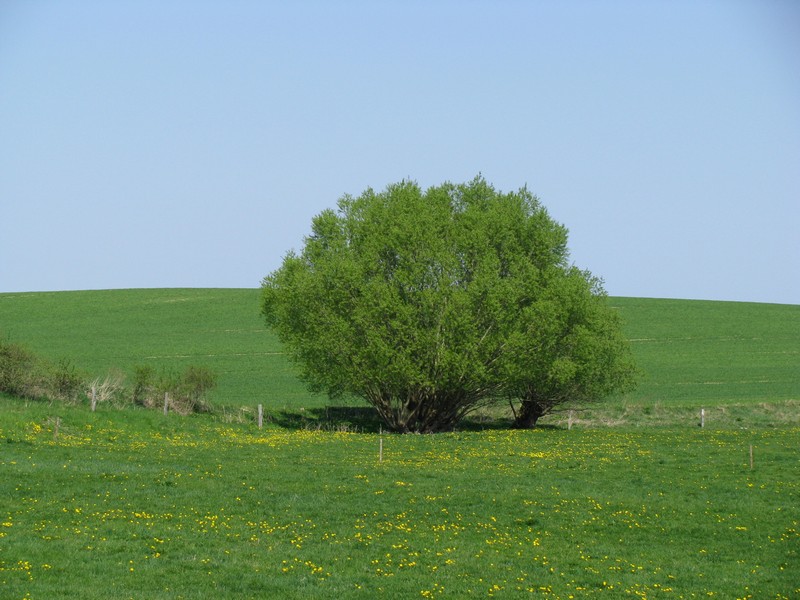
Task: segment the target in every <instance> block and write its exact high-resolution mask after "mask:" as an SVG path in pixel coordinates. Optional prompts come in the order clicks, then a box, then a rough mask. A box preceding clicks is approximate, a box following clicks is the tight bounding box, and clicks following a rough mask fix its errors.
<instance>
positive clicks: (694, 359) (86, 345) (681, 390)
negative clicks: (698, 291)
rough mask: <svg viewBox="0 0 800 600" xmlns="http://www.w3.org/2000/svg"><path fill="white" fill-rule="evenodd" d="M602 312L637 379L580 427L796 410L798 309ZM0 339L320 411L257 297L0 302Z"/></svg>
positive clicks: (13, 298)
mask: <svg viewBox="0 0 800 600" xmlns="http://www.w3.org/2000/svg"><path fill="white" fill-rule="evenodd" d="M611 304H612V305H613V306H615V307H616V308H617V309H618V310H619V311H620V313H621V316H622V318H623V320H624V323H625V330H626V334H627V335H628V337H629V338H630V339H631V340H632V344H633V350H634V352H635V355H636V358H637V361H638V363H639V365H640V367H641V368H642V370H643V372H644V377H643V380H642V382H641V385H640V386H639V388H638V389H637V390H636V391H635V392H633V393H631V394H628V395H626V396H624V397H620V398H612V399H610V400H609V401H607V402H605V403H604V404H603V408H602V411H601V413H602V414H598V413H596V412H594V413H587V414H584V415H582V417H583V418H584V420H585V421H589V420H591V422H593V423H595V424H599V423H602V422H603V420H604V419H605V421H607V422H610V423H619V422H623V423H625V422H632V421H636V420H637V419H640V420H641V421H642V422H645V423H648V424H650V423H653V422H656V421H658V418H657V417H658V416H659V415H663V416H664V419H665V420H666V421H669V420H670V419H673V418H683V417H684V416H685V415H688V414H690V413H691V415H692V417H691V418H696V415H697V413H698V411H699V409H700V408H702V407H705V408H707V409H709V410H714V409H715V407H720V406H723V407H730V408H731V410H733V411H734V412H735V411H736V406H741V405H743V406H746V407H748V408H749V409H753V410H755V411H756V412H758V411H761V412H762V413H764V414H768V413H772V414H771V415H768V417H767V418H773V417H775V416H776V415H781V414H782V415H783V416H785V417H786V418H789V419H790V420H791V419H792V418H793V416H794V415H796V414H797V410H796V406H794V407H793V405H792V404H791V402H792V401H798V400H800V370H798V368H797V365H798V363H800V306H795V305H776V304H749V303H737V302H705V301H688V300H657V299H641V298H611ZM0 335H4V336H6V337H7V338H9V339H11V340H12V341H15V342H20V343H23V344H25V345H27V346H28V347H30V348H31V349H32V350H33V351H35V352H37V353H40V354H42V355H43V356H46V357H48V358H50V359H51V360H59V359H62V358H65V357H66V358H70V359H72V360H73V362H74V363H75V364H76V365H77V366H78V367H80V368H82V369H84V370H85V371H86V372H87V373H89V374H90V375H91V376H92V377H98V376H99V377H102V376H104V375H105V374H107V373H108V372H109V371H110V370H114V369H120V370H122V371H123V372H125V373H127V374H128V375H130V374H131V373H132V370H133V368H134V366H136V365H141V364H149V365H151V366H153V367H155V368H157V369H174V370H176V371H179V370H182V369H184V368H185V367H186V366H187V365H189V364H194V365H202V366H208V367H209V368H211V369H212V370H214V371H215V372H216V373H217V374H218V376H219V386H218V388H217V389H216V390H215V391H214V392H213V395H212V397H211V400H212V402H213V403H214V404H216V405H217V406H226V407H231V408H232V409H234V410H235V409H236V408H237V407H248V409H249V410H254V408H255V406H256V405H257V404H263V405H264V406H265V407H266V408H267V410H268V411H271V412H272V414H275V415H277V414H279V413H281V412H282V411H286V410H287V409H288V411H289V412H292V411H296V410H297V409H298V408H300V407H302V408H305V409H306V410H307V411H309V412H307V413H306V415H305V416H303V417H302V418H301V417H300V416H298V415H297V414H295V419H296V420H300V421H302V420H304V419H305V420H306V421H308V420H312V421H313V420H316V421H317V422H319V421H320V420H322V418H321V416H320V415H321V414H323V413H324V412H325V410H326V407H327V405H328V400H327V398H326V397H325V396H320V395H313V394H310V393H309V392H307V391H306V389H305V387H304V386H303V384H302V383H301V382H300V381H299V380H298V379H297V369H296V367H295V366H294V365H293V364H292V363H291V361H289V360H288V358H287V357H286V356H285V355H284V354H282V349H281V346H280V343H279V342H278V340H277V339H276V338H275V336H274V335H273V334H272V333H271V332H270V331H269V330H267V328H266V327H265V326H264V323H263V321H262V319H261V318H260V315H259V290H257V289H155V290H110V291H86V292H52V293H31V294H0ZM787 402H788V404H787ZM349 404H350V407H355V406H359V405H360V404H359V402H358V401H356V400H353V401H351V402H350V403H349ZM762 405H766V407H767V408H765V409H763V410H762V409H761V408H759V407H762ZM770 407H772V408H770ZM787 407H788V408H787ZM314 411H316V412H314ZM328 414H329V413H328ZM716 417H717V418H728V417H727V416H726V415H722V414H718V415H716ZM564 418H565V417H563V415H555V416H553V417H550V422H556V421H557V422H560V421H559V420H563V419H564ZM687 418H688V417H687ZM712 418H714V417H712ZM731 418H735V417H731Z"/></svg>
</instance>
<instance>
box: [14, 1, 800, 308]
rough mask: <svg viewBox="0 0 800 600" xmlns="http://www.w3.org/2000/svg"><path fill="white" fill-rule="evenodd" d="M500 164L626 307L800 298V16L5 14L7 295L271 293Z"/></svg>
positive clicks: (756, 9) (697, 8)
mask: <svg viewBox="0 0 800 600" xmlns="http://www.w3.org/2000/svg"><path fill="white" fill-rule="evenodd" d="M478 173H482V174H483V176H484V177H485V178H486V179H487V180H488V181H489V182H491V183H492V184H494V185H495V187H496V188H498V189H500V190H502V191H509V190H515V189H517V188H519V187H522V186H524V185H527V187H528V189H529V190H531V192H533V193H534V194H536V195H537V196H538V197H539V198H540V200H541V201H542V203H543V204H544V205H545V206H546V207H547V208H548V210H549V211H550V213H551V215H552V216H553V217H554V218H555V219H556V220H558V221H559V222H561V223H563V224H564V225H566V227H567V228H568V229H569V231H570V249H571V252H572V260H573V261H574V262H575V264H577V265H578V266H580V267H582V268H586V269H589V270H590V271H592V273H593V274H595V275H597V276H600V277H602V278H603V279H604V280H605V286H606V289H607V291H608V292H609V294H611V295H616V296H646V297H671V298H702V299H713V300H742V301H757V302H778V303H790V304H800V2H795V1H793V0H786V1H778V0H752V1H737V0H677V1H669V2H668V1H666V0H650V1H644V2H642V1H639V0H636V1H613V0H609V1H603V2H596V1H588V0H586V1H578V0H574V1H566V2H560V1H558V2H557V1H549V0H548V1H540V2H537V1H527V2H523V1H503V0H491V1H490V0H486V1H480V0H450V1H447V0H424V1H423V0H404V1H400V0H398V1H394V2H388V1H384V2H382V1H380V0H363V1H347V0H338V1H336V2H332V1H319V2H310V1H296V2H267V1H264V2H258V1H251V2H247V1H244V0H232V1H222V0H220V1H218V2H210V1H205V2H203V1H194V0H192V1H188V0H187V1H179V0H174V1H169V0H156V1H148V0H114V1H113V2H112V1H108V0H97V1H88V0H63V1H57V0H0V292H19V291H45V290H72V289H105V288H129V287H258V286H259V285H260V282H261V279H262V278H263V277H264V276H265V275H267V274H268V273H270V272H271V271H272V270H274V269H276V268H277V267H278V266H279V265H280V262H281V260H282V258H283V256H284V254H285V253H286V251H288V250H289V249H292V248H294V249H299V248H300V247H301V246H302V243H303V237H304V236H305V235H306V234H307V233H308V232H309V227H310V223H311V218H312V217H313V216H314V215H315V214H317V213H319V212H320V211H321V210H323V209H325V208H328V207H334V206H335V205H336V201H337V200H338V198H339V197H340V196H342V195H343V194H345V193H349V194H353V195H357V194H359V193H360V192H361V191H363V190H364V189H365V188H367V187H372V188H374V189H383V188H384V187H385V186H386V185H387V184H389V183H392V182H397V181H400V180H402V179H413V180H416V181H417V182H419V184H420V185H422V186H423V187H427V186H431V185H437V184H440V183H442V182H444V181H452V182H462V181H467V180H470V179H472V178H473V177H474V176H475V175H477V174H478Z"/></svg>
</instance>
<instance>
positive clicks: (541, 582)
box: [0, 289, 800, 600]
mask: <svg viewBox="0 0 800 600" xmlns="http://www.w3.org/2000/svg"><path fill="white" fill-rule="evenodd" d="M258 297H259V294H258V290H213V289H206V290H125V291H104V292H59V293H41V294H0V332H2V333H0V335H3V336H4V339H6V340H11V341H14V342H19V343H23V344H25V345H26V346H27V347H29V348H30V349H31V350H33V351H35V352H36V353H37V354H39V355H41V356H44V357H47V358H48V359H51V360H58V359H61V358H70V359H71V360H72V361H73V362H74V363H75V364H76V365H77V366H78V367H79V368H81V369H83V370H85V372H86V373H87V376H91V377H94V376H103V375H104V374H106V373H107V372H109V371H110V370H114V369H120V370H122V371H124V372H127V373H131V370H132V369H133V367H134V366H136V365H140V364H149V365H152V366H154V367H156V368H158V369H181V368H183V367H185V366H187V365H189V364H193V365H204V366H208V367H210V368H211V369H213V370H215V371H216V372H217V373H218V374H219V387H218V388H217V389H216V390H215V391H214V393H213V396H212V398H211V400H212V402H213V404H214V405H215V407H216V409H215V411H214V412H213V413H212V414H198V415H193V416H188V417H181V416H179V415H176V414H169V415H167V416H165V415H163V414H161V412H159V411H154V410H146V409H143V408H134V407H130V408H127V409H124V410H120V409H115V408H113V407H111V406H104V405H101V406H100V407H99V408H98V410H97V412H94V413H92V412H90V411H89V409H88V406H87V405H86V403H83V404H79V405H72V406H67V405H62V404H56V403H52V404H51V403H48V402H30V401H28V402H26V401H22V400H18V399H12V398H9V397H2V396H0V404H1V405H2V410H0V598H3V599H5V598H9V599H22V598H33V599H38V598H42V599H50V598H86V599H90V600H91V599H101V598H102V599H106V598H137V599H138V598H164V599H178V598H186V599H190V598H208V597H210V596H214V597H218V598H273V597H274V598H304V599H305V598H374V597H386V598H446V597H450V598H461V597H497V598H515V597H531V596H533V597H542V598H554V599H568V598H721V599H723V598H724V599H728V598H775V599H777V598H796V597H800V579H798V577H797V573H798V572H800V508H798V507H800V454H799V453H798V452H799V449H800V402H798V399H799V398H800V381H798V362H799V361H798V350H799V349H800V307H797V306H785V305H784V306H780V305H763V304H761V305H760V304H741V303H720V302H696V301H674V300H647V299H630V298H612V299H611V302H612V304H613V305H614V306H617V307H618V308H619V310H620V312H621V314H622V316H623V318H624V320H625V327H626V333H627V335H628V337H629V338H630V339H631V340H632V343H633V348H634V352H635V353H636V357H637V359H638V361H639V365H640V367H641V368H642V370H643V372H644V379H643V381H642V384H641V386H640V387H639V389H638V390H637V391H636V392H635V393H632V394H630V395H628V396H625V397H621V398H612V399H609V400H608V401H607V402H604V403H602V404H598V405H597V407H596V408H595V409H593V410H592V411H587V412H585V413H584V412H580V413H576V415H575V416H574V419H572V418H571V419H570V422H574V425H575V426H573V427H572V428H569V427H568V423H567V421H566V419H567V416H566V415H565V414H559V415H553V416H552V417H548V418H546V419H544V420H543V421H542V423H543V425H544V426H543V427H540V428H538V429H536V430H532V431H513V430H509V429H508V428H507V427H506V426H505V424H504V421H503V420H502V419H498V418H486V419H485V420H482V419H481V418H476V419H475V420H473V421H472V422H471V423H467V424H465V426H464V429H465V430H464V431H460V432H456V433H449V434H439V435H427V436H421V435H405V436H402V435H387V434H384V433H378V428H377V423H375V422H374V421H369V419H366V418H364V417H363V413H362V412H361V411H359V409H358V407H357V406H358V405H357V404H356V403H355V401H351V403H350V406H349V407H348V408H347V410H346V411H342V410H341V409H340V408H337V407H327V406H326V405H327V404H328V400H327V398H325V397H323V396H313V395H311V394H309V393H308V392H306V391H305V389H304V387H303V386H302V384H301V383H300V382H299V381H298V380H297V378H296V370H295V368H294V367H293V366H292V365H291V364H290V363H289V361H288V360H287V358H286V356H285V355H283V354H282V353H281V348H280V344H279V343H278V341H277V340H276V339H275V338H274V336H272V334H271V333H270V332H268V331H267V330H266V329H265V328H264V326H263V324H262V322H261V320H260V318H259V316H258ZM258 403H263V404H264V405H265V406H266V407H267V408H268V410H270V411H272V412H271V417H272V418H271V419H269V420H268V422H267V424H266V425H265V427H264V428H263V429H259V428H258V427H257V426H256V424H255V423H254V421H253V418H252V415H253V412H252V410H249V412H245V411H244V409H245V408H248V409H252V407H254V406H255V405H256V404H258ZM223 407H225V408H223ZM700 407H703V408H706V410H707V414H708V417H709V418H708V420H707V423H706V427H705V428H699V427H697V416H698V409H699V408H700ZM301 409H302V410H301ZM329 413H330V414H331V415H333V418H332V419H328V418H327V417H325V418H323V416H326V415H328V414H329ZM243 415H244V416H245V417H246V418H243ZM481 416H482V415H479V416H478V417H481ZM483 416H484V417H486V415H483ZM489 416H490V417H491V416H492V415H489ZM494 417H496V415H494ZM342 418H344V420H342ZM359 418H360V419H362V420H361V421H356V419H359ZM337 419H339V420H337ZM354 423H355V425H354ZM601 425H602V426H601ZM607 425H611V426H610V427H609V426H607ZM359 432H360V433H359ZM751 457H752V462H751Z"/></svg>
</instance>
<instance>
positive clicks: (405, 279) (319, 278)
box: [262, 177, 624, 432]
mask: <svg viewBox="0 0 800 600" xmlns="http://www.w3.org/2000/svg"><path fill="white" fill-rule="evenodd" d="M566 241H567V232H566V229H565V228H564V227H563V226H561V225H559V224H558V223H556V222H555V221H553V220H552V219H551V218H550V217H549V215H548V214H547V211H546V210H545V209H544V207H543V206H542V205H541V204H540V203H539V201H538V200H537V199H536V198H535V197H534V196H533V195H531V194H530V193H529V192H528V191H527V190H526V189H521V190H519V191H518V192H516V193H508V194H502V193H499V192H497V191H495V190H494V188H493V187H491V186H490V185H489V184H487V183H486V182H485V181H484V180H483V179H482V178H480V177H478V178H476V179H474V180H473V181H471V182H469V183H467V184H461V185H453V184H449V183H447V184H444V185H441V186H438V187H432V188H430V189H428V190H427V191H424V192H423V191H422V190H421V189H420V187H419V186H418V185H417V184H415V183H412V182H402V183H399V184H395V185H391V186H389V187H388V188H387V189H386V190H385V191H384V192H382V193H375V192H374V191H372V190H367V191H365V192H364V193H363V194H361V196H359V197H358V198H353V197H350V196H345V197H343V198H342V199H341V200H340V201H339V204H338V210H337V211H333V210H326V211H323V212H322V213H321V214H319V215H318V216H317V217H315V218H314V220H313V222H312V233H311V235H310V236H309V237H308V238H306V240H305V246H304V248H303V250H302V252H301V253H300V254H295V253H292V252H290V253H289V254H288V255H287V256H286V258H285V259H284V262H283V265H282V266H281V268H280V269H278V270H277V271H275V272H274V273H272V274H271V275H269V276H268V277H266V278H265V279H264V282H263V304H262V312H263V314H264V316H265V317H266V320H267V323H268V324H269V325H270V326H272V327H273V328H274V329H275V330H276V331H277V333H278V335H279V336H280V338H281V339H282V341H283V342H284V343H285V344H286V346H287V348H288V349H289V351H290V352H291V354H292V356H293V357H294V358H295V359H296V360H297V361H298V363H299V364H300V365H301V367H302V373H303V376H304V378H305V379H306V380H307V381H308V382H309V384H310V386H311V388H312V389H314V390H317V391H327V392H328V393H329V394H330V395H332V396H336V395H339V394H352V395H356V396H360V397H362V398H364V399H365V400H366V401H367V402H369V403H370V404H371V405H372V406H374V407H375V409H376V410H377V412H378V413H379V415H380V416H381V417H382V419H383V420H384V421H385V422H386V424H387V425H388V426H389V427H390V428H392V429H395V430H397V431H419V432H428V431H441V430H446V429H451V428H452V427H453V426H454V425H455V424H456V423H457V422H458V421H459V420H460V419H461V418H463V417H464V416H465V415H466V414H468V413H469V412H470V411H472V410H474V409H476V408H477V407H478V406H481V405H483V404H486V403H489V402H495V401H497V400H498V399H500V398H508V397H514V398H522V399H523V410H524V407H525V406H528V405H529V404H525V402H528V403H529V402H530V400H531V398H534V396H532V395H531V394H532V393H533V390H534V388H535V390H536V393H537V394H538V393H540V392H542V393H545V394H547V396H548V397H551V396H552V395H553V392H552V390H550V389H546V390H540V388H539V384H540V383H541V381H543V380H542V378H541V377H538V376H537V377H533V376H527V375H526V372H527V370H529V369H530V368H532V367H535V368H536V369H538V370H539V371H542V370H544V371H547V370H548V367H546V366H545V364H544V363H547V361H550V360H551V358H553V357H554V358H553V360H555V358H560V359H562V360H561V362H560V363H558V364H557V365H556V366H555V367H554V366H553V365H550V367H549V372H551V375H553V373H554V372H555V371H554V369H555V368H556V367H557V368H561V365H562V363H564V360H565V359H566V358H570V359H571V360H573V361H581V360H589V361H590V362H592V361H594V360H596V357H594V355H592V354H591V352H590V351H589V350H587V351H586V352H583V353H578V352H568V351H566V350H563V351H556V350H557V348H558V347H559V343H562V345H564V344H566V345H569V344H572V343H574V342H575V341H580V340H582V339H583V338H580V339H579V336H578V333H579V330H578V329H577V328H576V327H573V323H579V322H580V320H581V319H580V317H579V315H578V314H577V313H576V310H575V308H574V307H575V306H578V300H580V299H581V294H583V295H584V296H586V297H587V298H586V303H588V304H591V303H592V302H594V303H595V304H594V306H595V308H594V309H593V310H595V311H597V312H598V314H602V313H603V310H605V311H608V309H607V308H603V306H604V305H603V300H602V295H601V293H600V286H599V283H598V282H596V281H595V280H593V279H591V277H590V275H589V274H588V273H585V272H582V271H578V270H577V269H574V268H573V267H570V266H569V264H568V252H567V246H566ZM578 284H580V285H578ZM570 285H572V288H574V289H575V290H579V289H582V290H583V291H582V292H581V293H578V292H577V291H576V292H575V294H576V296H575V298H574V301H573V302H570V303H566V304H565V303H561V302H559V295H562V296H563V295H567V291H568V290H570V289H572V288H570ZM581 285H582V286H583V287H582V288H581ZM545 310H547V311H550V313H549V314H547V315H545V313H544V312H543V311H545ZM590 312H591V311H590ZM545 316H547V318H548V319H550V318H555V319H558V320H559V321H558V322H560V323H563V326H556V325H555V324H554V323H550V322H542V321H541V319H542V318H543V317H545ZM609 327H611V329H610V330H613V323H612V322H611V321H609ZM610 330H609V331H610ZM581 331H582V330H581ZM605 331H606V330H604V329H602V328H595V329H591V328H589V327H586V334H585V336H584V337H586V338H587V339H590V338H591V337H592V336H593V335H594V336H598V335H599V336H602V335H604V332H605ZM532 334H533V338H531V335H532ZM568 335H572V337H573V338H574V339H573V340H572V341H571V342H570V340H568V339H567V337H568ZM615 335H616V334H615ZM537 336H538V339H539V340H540V342H536V343H534V342H533V341H532V340H533V339H537ZM558 336H560V338H559V337H558ZM559 339H561V342H559V341H558V340H559ZM565 347H566V346H565ZM548 349H549V351H548ZM621 350H624V348H621ZM548 352H549V353H548ZM593 368H594V370H595V371H597V370H598V369H599V367H597V368H595V367H591V368H590V366H582V367H581V374H582V375H581V376H582V377H584V378H590V375H589V373H590V372H591V371H592V369H593ZM562 379H563V381H564V383H565V384H572V383H574V381H575V378H574V377H572V378H570V377H566V376H565V377H562ZM544 381H549V382H552V383H554V384H555V382H557V381H558V378H557V377H555V376H551V377H550V379H545V380H544ZM572 389H575V390H578V391H585V392H586V393H587V394H588V393H590V392H591V393H593V392H594V391H595V390H599V389H600V388H599V387H595V388H591V389H590V388H589V387H588V386H584V387H575V386H573V387H572V388H570V387H569V386H567V387H564V388H561V389H559V393H561V394H562V395H570V394H571V393H572V392H571V390H572ZM603 389H604V390H606V391H607V390H611V389H617V388H616V387H615V386H614V385H610V386H606V387H605V388H603ZM536 397H537V398H538V396H536ZM559 397H560V396H559Z"/></svg>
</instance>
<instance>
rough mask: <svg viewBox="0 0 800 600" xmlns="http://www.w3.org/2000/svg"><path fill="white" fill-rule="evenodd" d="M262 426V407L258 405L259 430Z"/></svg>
mask: <svg viewBox="0 0 800 600" xmlns="http://www.w3.org/2000/svg"><path fill="white" fill-rule="evenodd" d="M263 426H264V407H263V406H262V405H261V404H259V405H258V428H259V429H261V428H262V427H263Z"/></svg>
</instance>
